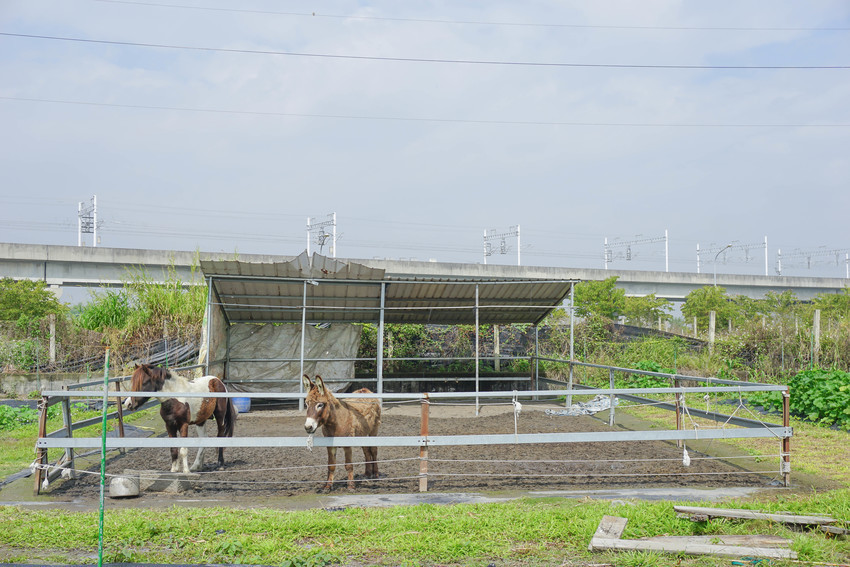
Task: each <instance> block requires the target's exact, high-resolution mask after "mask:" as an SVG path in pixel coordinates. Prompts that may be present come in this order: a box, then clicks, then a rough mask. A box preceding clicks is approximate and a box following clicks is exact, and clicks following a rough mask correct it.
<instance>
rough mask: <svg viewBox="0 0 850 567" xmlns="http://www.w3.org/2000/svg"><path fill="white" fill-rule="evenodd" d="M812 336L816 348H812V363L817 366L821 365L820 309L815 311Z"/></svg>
mask: <svg viewBox="0 0 850 567" xmlns="http://www.w3.org/2000/svg"><path fill="white" fill-rule="evenodd" d="M812 335H813V337H814V338H813V342H814V346H813V347H812V361H813V363H814V365H815V366H818V364H819V363H820V309H815V314H814V320H813V321H812Z"/></svg>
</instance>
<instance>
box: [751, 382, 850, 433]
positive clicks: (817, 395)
mask: <svg viewBox="0 0 850 567" xmlns="http://www.w3.org/2000/svg"><path fill="white" fill-rule="evenodd" d="M788 387H789V388H790V389H791V401H790V404H789V409H790V411H791V413H792V414H794V415H797V416H800V417H803V418H805V419H808V420H810V421H814V422H816V423H820V424H824V425H836V426H838V427H841V428H843V429H848V430H850V374H848V373H847V372H842V371H841V370H819V369H818V370H804V371H802V372H799V373H798V374H797V375H796V376H794V377H793V378H792V379H791V380H790V381H789V383H788ZM750 402H753V403H756V404H761V405H763V406H764V407H765V409H767V410H780V409H782V392H764V393H755V394H753V395H751V396H750Z"/></svg>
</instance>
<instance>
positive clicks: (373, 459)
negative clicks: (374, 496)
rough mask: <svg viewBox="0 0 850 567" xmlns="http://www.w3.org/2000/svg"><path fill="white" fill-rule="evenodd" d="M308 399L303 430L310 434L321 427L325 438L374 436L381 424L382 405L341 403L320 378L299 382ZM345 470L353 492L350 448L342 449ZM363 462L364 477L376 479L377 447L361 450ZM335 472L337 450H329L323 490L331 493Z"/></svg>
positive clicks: (361, 391) (365, 391) (371, 401)
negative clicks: (364, 462)
mask: <svg viewBox="0 0 850 567" xmlns="http://www.w3.org/2000/svg"><path fill="white" fill-rule="evenodd" d="M301 380H302V382H303V383H304V389H305V390H306V391H307V398H306V399H305V400H304V402H305V404H306V406H307V421H306V422H305V423H304V429H306V430H307V433H309V434H310V435H312V434H313V433H315V432H316V430H318V429H319V427H320V426H321V427H322V432H323V433H324V434H325V437H374V436H376V435H377V434H378V427H379V426H380V425H381V404H380V402H378V400H376V399H374V398H363V399H355V400H351V401H344V400H340V399H338V398H337V397H336V396H334V395H333V392H331V391H330V389H329V388H328V387H327V386H325V382H324V381H323V380H322V377H321V376H318V375H317V376H316V381H315V382H313V381H312V380H310V377H309V376H307V375H306V374H305V375H304V377H303V378H302V379H301ZM354 393H355V394H371V393H372V392H371V390H369V389H367V388H361V389H359V390H357V391H355V392H354ZM343 451H344V453H345V470H346V471H347V472H348V490H354V465H352V464H351V447H343ZM363 455H364V456H365V461H366V478H378V448H377V447H363ZM335 470H336V447H328V480H327V482H326V483H325V486H324V490H330V489H331V486H332V485H333V481H334V471H335Z"/></svg>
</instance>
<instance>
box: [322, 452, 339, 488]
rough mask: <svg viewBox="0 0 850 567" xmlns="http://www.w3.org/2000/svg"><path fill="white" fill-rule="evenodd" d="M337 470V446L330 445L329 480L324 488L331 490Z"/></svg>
mask: <svg viewBox="0 0 850 567" xmlns="http://www.w3.org/2000/svg"><path fill="white" fill-rule="evenodd" d="M335 470H336V447H328V480H327V482H326V483H325V486H324V490H327V491H328V492H330V490H331V487H332V486H333V483H334V471H335Z"/></svg>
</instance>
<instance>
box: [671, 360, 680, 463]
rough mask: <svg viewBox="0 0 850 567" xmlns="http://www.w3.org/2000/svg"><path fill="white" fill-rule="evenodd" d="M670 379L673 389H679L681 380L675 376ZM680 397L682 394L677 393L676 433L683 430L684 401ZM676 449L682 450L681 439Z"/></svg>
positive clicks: (677, 442) (677, 441) (678, 440)
mask: <svg viewBox="0 0 850 567" xmlns="http://www.w3.org/2000/svg"><path fill="white" fill-rule="evenodd" d="M670 378H671V379H672V382H673V388H674V389H675V388H678V387H679V379H678V378H676V377H675V376H671V377H670ZM680 396H681V394H679V392H676V394H675V397H676V431H681V430H682V399H681V397H680ZM676 447H679V448H680V449H681V448H682V440H681V439H676Z"/></svg>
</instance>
